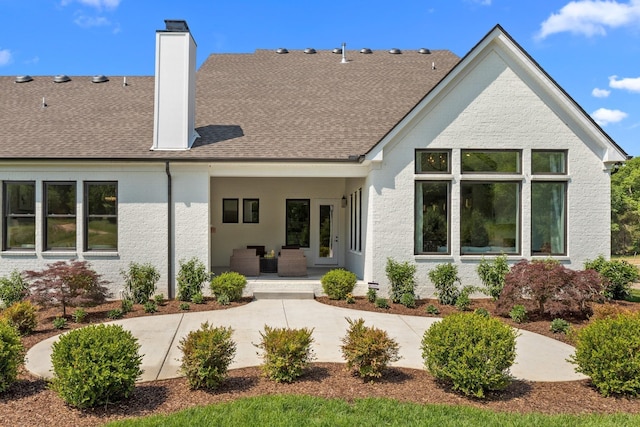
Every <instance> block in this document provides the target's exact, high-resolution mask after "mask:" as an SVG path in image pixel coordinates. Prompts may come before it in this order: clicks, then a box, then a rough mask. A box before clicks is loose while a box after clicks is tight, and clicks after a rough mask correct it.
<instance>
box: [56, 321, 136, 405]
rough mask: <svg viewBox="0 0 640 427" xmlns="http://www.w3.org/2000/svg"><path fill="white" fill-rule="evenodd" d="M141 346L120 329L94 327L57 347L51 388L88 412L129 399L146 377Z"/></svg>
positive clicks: (70, 336)
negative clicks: (143, 372)
mask: <svg viewBox="0 0 640 427" xmlns="http://www.w3.org/2000/svg"><path fill="white" fill-rule="evenodd" d="M139 349H140V345H139V344H138V341H137V339H136V338H135V337H134V336H133V335H132V334H131V332H129V331H125V330H124V329H123V328H122V326H119V325H104V324H103V325H92V326H87V327H84V328H80V329H75V330H73V331H71V332H69V333H67V334H64V335H62V336H61V337H60V339H59V340H58V341H57V342H55V343H54V344H53V352H52V354H51V362H52V364H53V378H52V380H51V388H52V389H53V390H54V391H56V392H57V393H58V394H59V395H60V397H61V398H62V399H63V400H64V401H65V402H67V403H68V404H69V405H71V406H76V407H78V408H88V407H94V406H98V405H107V404H108V403H112V402H115V401H117V400H120V399H123V398H127V397H129V396H130V395H131V393H132V392H133V390H134V386H135V382H136V379H137V378H138V377H139V376H140V374H142V370H141V369H140V365H141V363H142V357H141V356H140V355H139V354H138V350H139Z"/></svg>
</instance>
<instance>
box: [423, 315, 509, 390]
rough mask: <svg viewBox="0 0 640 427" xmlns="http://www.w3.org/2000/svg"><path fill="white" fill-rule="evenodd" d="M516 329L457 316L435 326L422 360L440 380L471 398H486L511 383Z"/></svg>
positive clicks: (475, 317) (494, 320)
mask: <svg viewBox="0 0 640 427" xmlns="http://www.w3.org/2000/svg"><path fill="white" fill-rule="evenodd" d="M516 336H517V333H516V332H515V330H514V329H512V328H511V327H509V326H508V325H505V324H504V323H502V322H501V321H500V320H498V319H497V318H491V317H490V318H487V317H484V316H480V315H477V314H474V313H457V314H453V315H451V316H447V317H446V318H444V319H443V320H442V321H440V322H437V323H434V324H433V325H431V327H430V328H429V329H428V330H427V331H426V332H425V334H424V336H423V338H422V346H421V349H422V358H423V360H424V363H425V366H426V368H427V369H428V370H429V372H430V373H431V374H432V375H433V376H435V377H436V378H437V379H439V380H442V381H445V382H447V383H450V384H451V385H452V387H453V389H454V390H456V391H460V392H462V393H464V394H465V395H468V396H475V397H479V398H482V397H485V393H486V391H488V390H501V389H503V388H505V387H506V386H507V385H508V384H509V383H510V381H511V375H510V374H509V368H510V367H511V365H513V362H514V360H515V357H516V351H515V348H516Z"/></svg>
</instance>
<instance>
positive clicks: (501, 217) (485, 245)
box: [460, 182, 520, 254]
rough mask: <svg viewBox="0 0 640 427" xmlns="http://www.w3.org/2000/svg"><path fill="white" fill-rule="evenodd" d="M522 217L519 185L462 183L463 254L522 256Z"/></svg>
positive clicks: (461, 225)
mask: <svg viewBox="0 0 640 427" xmlns="http://www.w3.org/2000/svg"><path fill="white" fill-rule="evenodd" d="M519 213H520V185H519V184H518V183H515V182H498V183H470V182H462V184H461V206H460V216H461V224H460V227H461V228H460V240H461V241H460V246H461V252H462V253H463V254H472V253H507V254H515V253H519V252H520V242H519V238H518V236H519V235H520V231H519V227H520V225H519V224H520V221H519Z"/></svg>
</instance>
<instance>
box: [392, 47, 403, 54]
mask: <svg viewBox="0 0 640 427" xmlns="http://www.w3.org/2000/svg"><path fill="white" fill-rule="evenodd" d="M389 53H390V54H392V55H399V54H401V53H402V51H401V50H400V49H398V48H397V47H394V48H393V49H391V50H389Z"/></svg>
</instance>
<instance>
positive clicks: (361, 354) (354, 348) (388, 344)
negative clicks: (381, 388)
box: [340, 318, 400, 379]
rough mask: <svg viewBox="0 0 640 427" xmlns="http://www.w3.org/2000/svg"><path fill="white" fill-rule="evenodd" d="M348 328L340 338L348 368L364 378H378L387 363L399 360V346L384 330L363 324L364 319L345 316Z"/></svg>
mask: <svg viewBox="0 0 640 427" xmlns="http://www.w3.org/2000/svg"><path fill="white" fill-rule="evenodd" d="M347 322H348V323H349V329H347V335H346V336H344V337H343V338H342V346H340V348H341V350H342V357H343V358H344V359H345V360H346V361H347V368H348V369H355V371H356V372H357V373H358V375H359V376H360V377H361V378H364V379H373V378H380V377H381V376H382V372H383V371H384V370H385V369H386V368H387V365H389V363H392V362H395V361H397V360H400V356H399V355H398V350H399V346H398V343H396V342H395V341H394V340H393V339H391V338H390V337H389V336H388V335H387V332H386V331H383V330H382V329H377V328H374V327H373V326H364V319H358V320H351V319H349V318H347Z"/></svg>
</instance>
